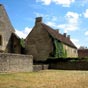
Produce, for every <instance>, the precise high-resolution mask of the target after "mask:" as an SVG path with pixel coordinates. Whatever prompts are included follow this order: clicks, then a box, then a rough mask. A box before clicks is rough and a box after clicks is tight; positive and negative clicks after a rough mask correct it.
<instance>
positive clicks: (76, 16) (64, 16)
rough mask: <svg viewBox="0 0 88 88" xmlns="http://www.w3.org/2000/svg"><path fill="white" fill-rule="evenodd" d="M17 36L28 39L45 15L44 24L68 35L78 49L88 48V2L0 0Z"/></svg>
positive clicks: (68, 0) (71, 0)
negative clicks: (37, 18) (39, 19)
mask: <svg viewBox="0 0 88 88" xmlns="http://www.w3.org/2000/svg"><path fill="white" fill-rule="evenodd" d="M0 3H1V4H3V5H4V7H5V9H6V11H7V14H8V16H9V18H10V21H11V23H12V25H13V27H14V28H15V30H16V33H17V34H18V35H19V36H20V37H23V38H25V37H26V36H27V35H28V33H29V32H30V31H31V29H32V28H33V26H34V24H35V18H36V17H39V16H42V17H43V22H44V23H46V24H47V25H49V26H51V27H52V28H54V29H59V31H60V33H62V34H63V33H64V32H66V33H67V34H68V35H70V36H71V40H72V41H73V42H74V44H75V45H76V46H77V47H80V46H84V47H88V24H87V23H88V4H87V3H88V0H0Z"/></svg>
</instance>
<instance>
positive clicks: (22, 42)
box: [20, 38, 25, 48]
mask: <svg viewBox="0 0 88 88" xmlns="http://www.w3.org/2000/svg"><path fill="white" fill-rule="evenodd" d="M20 44H21V46H22V47H23V48H25V42H24V39H23V38H22V39H20Z"/></svg>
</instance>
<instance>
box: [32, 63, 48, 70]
mask: <svg viewBox="0 0 88 88" xmlns="http://www.w3.org/2000/svg"><path fill="white" fill-rule="evenodd" d="M48 67H49V65H48V64H39V65H33V71H40V70H47V69H48Z"/></svg>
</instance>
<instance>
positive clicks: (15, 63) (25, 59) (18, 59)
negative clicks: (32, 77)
mask: <svg viewBox="0 0 88 88" xmlns="http://www.w3.org/2000/svg"><path fill="white" fill-rule="evenodd" d="M31 71H33V56H32V55H21V54H6V53H5V54H4V53H3V54H2V53H0V72H31Z"/></svg>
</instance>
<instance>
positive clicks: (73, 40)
mask: <svg viewBox="0 0 88 88" xmlns="http://www.w3.org/2000/svg"><path fill="white" fill-rule="evenodd" d="M71 41H72V42H73V43H74V44H75V46H76V47H77V48H79V47H80V43H79V40H78V39H71Z"/></svg>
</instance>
